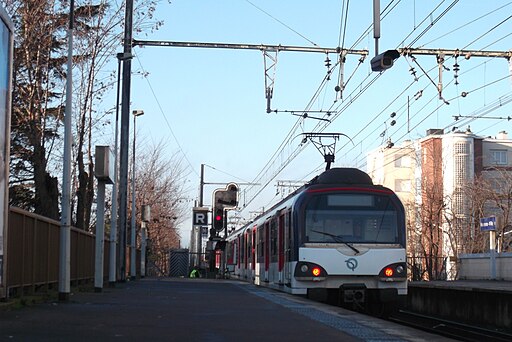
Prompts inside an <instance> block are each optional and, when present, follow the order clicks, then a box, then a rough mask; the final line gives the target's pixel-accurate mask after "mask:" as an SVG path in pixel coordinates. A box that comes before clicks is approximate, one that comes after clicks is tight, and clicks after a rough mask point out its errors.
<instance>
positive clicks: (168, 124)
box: [135, 54, 199, 177]
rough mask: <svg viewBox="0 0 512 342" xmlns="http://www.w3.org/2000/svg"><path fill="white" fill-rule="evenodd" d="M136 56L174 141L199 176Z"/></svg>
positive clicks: (138, 59)
mask: <svg viewBox="0 0 512 342" xmlns="http://www.w3.org/2000/svg"><path fill="white" fill-rule="evenodd" d="M135 57H136V58H137V61H138V62H139V66H140V68H141V70H142V73H143V77H144V79H145V80H146V82H147V83H148V86H149V89H150V90H151V93H152V94H153V98H154V99H155V102H156V104H157V106H158V109H159V110H160V114H161V115H162V117H163V118H164V121H165V123H166V125H167V128H169V132H171V135H172V137H173V138H174V141H175V142H176V145H177V146H178V149H179V151H180V152H181V154H182V155H183V157H184V158H185V160H186V161H187V163H188V165H189V167H190V169H191V170H192V172H193V173H194V174H195V175H196V176H197V177H199V174H198V173H197V171H196V169H195V168H194V167H193V166H192V163H191V162H190V160H189V159H188V156H187V154H186V153H185V151H184V150H183V148H182V147H181V144H180V142H179V140H178V138H177V137H176V134H174V131H173V129H172V127H171V124H170V123H169V120H167V117H166V116H165V113H164V110H163V108H162V105H161V104H160V101H159V100H158V97H157V96H156V93H155V90H154V89H153V86H152V85H151V81H150V80H149V78H148V77H147V76H146V75H148V74H147V73H146V71H145V70H144V66H143V65H142V62H141V60H140V58H139V56H138V55H137V54H135Z"/></svg>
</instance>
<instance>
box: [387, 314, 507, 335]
mask: <svg viewBox="0 0 512 342" xmlns="http://www.w3.org/2000/svg"><path fill="white" fill-rule="evenodd" d="M389 320H390V321H393V322H396V323H399V324H403V325H407V326H410V327H413V328H416V329H421V330H424V331H428V332H430V333H435V334H439V335H442V336H445V337H450V338H453V339H456V340H459V341H471V342H473V341H475V342H481V341H486V342H492V341H497V342H501V341H507V342H510V341H512V332H506V331H498V330H491V329H485V328H481V327H477V326H473V325H468V324H463V323H458V322H453V321H449V320H444V319H440V318H436V317H430V316H425V315H421V314H418V313H414V312H410V311H405V310H400V311H399V312H398V313H396V314H395V315H393V316H392V317H390V318H389Z"/></svg>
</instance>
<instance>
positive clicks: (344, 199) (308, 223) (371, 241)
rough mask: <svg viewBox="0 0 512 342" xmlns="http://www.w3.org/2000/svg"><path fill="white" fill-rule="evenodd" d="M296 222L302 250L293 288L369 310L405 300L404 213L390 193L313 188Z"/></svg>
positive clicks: (361, 188) (302, 201)
mask: <svg viewBox="0 0 512 342" xmlns="http://www.w3.org/2000/svg"><path fill="white" fill-rule="evenodd" d="M307 192H308V191H307ZM293 219H294V221H295V222H296V223H297V226H296V230H297V231H298V232H299V234H298V236H297V239H298V241H297V243H298V245H299V248H298V260H297V263H296V264H295V265H294V271H293V272H294V281H292V288H296V289H307V290H306V291H307V294H308V296H310V297H320V298H321V299H324V300H327V299H330V300H332V297H335V298H336V299H337V301H338V302H339V303H344V304H347V305H349V306H352V307H353V308H356V309H365V310H366V311H373V310H380V311H389V310H394V308H396V307H397V306H400V305H401V304H403V303H404V302H405V297H406V295H407V272H406V269H407V267H406V253H405V214H404V210H403V206H402V204H401V203H400V201H399V200H398V198H397V197H396V195H394V194H393V192H392V191H391V190H389V189H386V188H382V187H377V186H358V187H353V186H351V187H333V188H326V187H318V188H312V189H310V190H309V192H308V193H307V194H305V195H304V196H302V198H301V199H300V201H299V203H298V204H297V207H296V208H295V210H294V216H293ZM296 292H299V291H295V293H296Z"/></svg>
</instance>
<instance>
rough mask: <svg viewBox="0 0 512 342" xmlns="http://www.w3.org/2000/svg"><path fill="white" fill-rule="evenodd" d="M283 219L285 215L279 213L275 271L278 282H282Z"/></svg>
mask: <svg viewBox="0 0 512 342" xmlns="http://www.w3.org/2000/svg"><path fill="white" fill-rule="evenodd" d="M284 221H285V215H280V216H279V221H278V227H277V244H278V247H277V271H278V274H279V284H282V283H283V282H284V275H283V267H284Z"/></svg>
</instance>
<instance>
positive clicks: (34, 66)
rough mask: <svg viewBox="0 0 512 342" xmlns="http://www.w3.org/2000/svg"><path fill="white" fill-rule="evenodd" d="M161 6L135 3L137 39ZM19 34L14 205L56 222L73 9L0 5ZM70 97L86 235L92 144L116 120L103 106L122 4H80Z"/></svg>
mask: <svg viewBox="0 0 512 342" xmlns="http://www.w3.org/2000/svg"><path fill="white" fill-rule="evenodd" d="M158 2H159V0H150V1H138V2H137V6H136V9H135V20H134V27H135V31H136V32H138V33H143V32H149V31H152V30H154V29H157V28H159V27H160V26H161V25H162V22H160V21H157V20H155V19H154V11H155V9H156V4H157V3H158ZM0 3H2V4H3V5H4V7H5V8H6V9H7V11H8V12H9V14H10V15H11V16H12V18H13V22H14V24H15V30H16V40H15V52H14V80H13V106H12V108H13V115H12V143H11V165H10V170H11V175H10V179H9V183H10V184H9V185H10V189H9V191H10V204H11V205H15V206H19V207H22V208H25V209H27V210H33V211H35V212H36V213H38V214H41V215H44V216H47V217H50V218H54V219H59V185H58V179H59V177H60V176H61V175H62V130H63V127H62V121H63V117H64V88H65V82H66V77H67V75H66V71H67V70H65V69H64V67H63V66H64V65H65V64H66V62H67V51H66V48H67V44H66V29H67V25H68V21H69V19H68V18H69V3H68V2H67V1H64V0H0ZM74 16H75V27H76V29H75V47H74V51H73V55H74V72H77V76H78V77H75V78H74V80H75V84H74V87H73V88H74V91H73V103H74V105H73V108H74V115H75V117H74V120H73V122H74V123H76V125H75V127H74V132H73V136H74V138H75V144H74V151H73V155H74V161H75V163H74V164H73V175H74V179H73V188H74V189H75V191H74V195H75V196H74V197H73V205H72V211H73V213H74V224H75V225H76V226H78V227H80V228H83V229H88V228H89V227H90V220H91V207H92V202H93V197H94V191H93V190H94V175H93V170H94V163H93V157H92V154H93V151H92V148H93V145H94V142H95V141H96V138H95V137H97V136H100V134H96V133H98V132H99V131H100V130H101V129H102V128H103V126H102V125H103V124H105V123H107V122H108V121H112V120H109V115H111V114H112V113H111V112H109V110H108V109H105V108H102V107H100V106H98V105H99V104H100V103H101V102H102V101H103V100H104V96H105V95H106V94H107V92H108V91H109V90H111V89H112V86H113V85H114V80H115V71H109V70H108V69H109V68H111V67H112V66H113V65H116V64H117V63H116V60H115V55H116V54H115V52H116V49H120V47H121V45H122V44H121V42H122V41H121V37H122V31H123V27H122V23H123V21H124V8H123V5H122V2H112V1H107V0H77V1H76V5H75V11H74Z"/></svg>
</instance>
